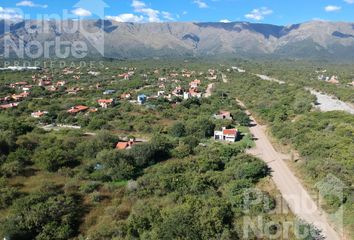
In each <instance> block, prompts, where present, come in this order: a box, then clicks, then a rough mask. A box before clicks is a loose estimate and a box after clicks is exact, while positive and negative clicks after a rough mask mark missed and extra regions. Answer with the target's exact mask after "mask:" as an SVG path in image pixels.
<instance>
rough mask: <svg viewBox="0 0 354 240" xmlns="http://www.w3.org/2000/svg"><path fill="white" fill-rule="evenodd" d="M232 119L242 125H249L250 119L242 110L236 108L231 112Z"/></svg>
mask: <svg viewBox="0 0 354 240" xmlns="http://www.w3.org/2000/svg"><path fill="white" fill-rule="evenodd" d="M232 117H233V119H234V120H235V121H236V122H238V123H239V124H240V125H242V126H249V125H250V122H251V119H250V118H249V116H248V115H247V114H246V113H245V112H244V111H242V110H236V111H233V112H232Z"/></svg>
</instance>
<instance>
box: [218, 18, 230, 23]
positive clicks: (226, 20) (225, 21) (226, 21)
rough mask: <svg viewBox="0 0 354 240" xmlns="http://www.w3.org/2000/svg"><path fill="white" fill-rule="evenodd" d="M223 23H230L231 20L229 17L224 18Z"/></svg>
mask: <svg viewBox="0 0 354 240" xmlns="http://www.w3.org/2000/svg"><path fill="white" fill-rule="evenodd" d="M220 22H221V23H230V22H231V21H230V20H229V19H222V20H220Z"/></svg>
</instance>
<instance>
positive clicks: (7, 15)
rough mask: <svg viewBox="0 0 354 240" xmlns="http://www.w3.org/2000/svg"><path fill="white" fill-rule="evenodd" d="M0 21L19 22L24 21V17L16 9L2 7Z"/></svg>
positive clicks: (0, 8)
mask: <svg viewBox="0 0 354 240" xmlns="http://www.w3.org/2000/svg"><path fill="white" fill-rule="evenodd" d="M0 19H4V20H10V21H12V20H13V21H17V20H21V19H23V15H22V14H21V13H19V12H18V11H17V10H15V9H11V8H3V7H0Z"/></svg>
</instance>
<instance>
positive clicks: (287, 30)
mask: <svg viewBox="0 0 354 240" xmlns="http://www.w3.org/2000/svg"><path fill="white" fill-rule="evenodd" d="M81 23H82V26H83V28H82V29H84V31H83V30H77V31H70V28H71V27H70V26H72V25H73V24H75V21H73V20H70V21H69V20H67V21H54V20H52V21H45V24H43V21H42V22H41V21H38V20H26V21H22V22H17V23H7V22H5V21H0V54H2V53H3V52H4V39H5V36H8V37H10V38H11V39H12V40H13V41H14V42H18V41H19V40H20V39H21V40H23V41H24V43H25V44H28V43H30V42H31V41H38V42H40V43H44V42H46V41H54V40H55V38H60V39H61V40H64V41H69V42H74V41H77V40H80V41H85V42H87V43H88V45H89V46H90V48H89V55H90V56H91V57H93V56H99V53H98V51H96V47H95V46H97V44H98V45H99V44H104V49H105V53H104V57H107V58H118V59H136V58H152V57H171V58H177V57H214V56H221V57H222V56H224V57H275V58H292V59H322V60H324V59H326V60H354V23H346V22H326V21H311V22H305V23H302V24H294V25H289V26H277V25H271V24H260V23H249V22H231V23H212V22H211V23H191V22H174V23H120V22H114V21H109V20H82V22H81ZM45 26H46V27H45ZM88 32H89V33H91V32H92V33H97V32H100V34H87V33H88Z"/></svg>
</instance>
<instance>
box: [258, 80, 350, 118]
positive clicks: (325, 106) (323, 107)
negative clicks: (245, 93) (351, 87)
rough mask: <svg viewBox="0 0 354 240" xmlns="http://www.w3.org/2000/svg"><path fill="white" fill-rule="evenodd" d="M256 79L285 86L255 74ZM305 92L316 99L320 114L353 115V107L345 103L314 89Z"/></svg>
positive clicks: (279, 81) (278, 81)
mask: <svg viewBox="0 0 354 240" xmlns="http://www.w3.org/2000/svg"><path fill="white" fill-rule="evenodd" d="M255 75H256V76H257V77H259V78H260V79H262V80H266V81H271V82H277V83H279V84H285V82H284V81H281V80H278V79H275V78H271V77H269V76H266V75H261V74H255ZM305 89H306V90H308V91H310V92H311V94H312V95H315V96H316V98H317V102H318V104H319V105H317V106H316V108H317V109H319V110H320V111H321V112H330V111H344V112H347V113H350V114H354V107H353V106H352V105H350V104H348V103H345V102H343V101H341V100H339V99H337V98H335V97H332V96H330V95H328V94H325V93H320V92H318V91H316V90H314V89H311V88H306V87H305Z"/></svg>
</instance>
